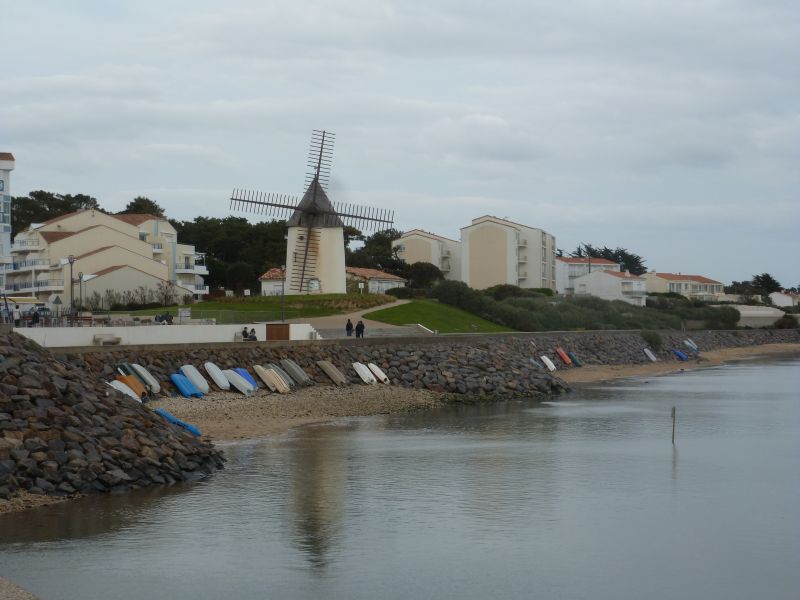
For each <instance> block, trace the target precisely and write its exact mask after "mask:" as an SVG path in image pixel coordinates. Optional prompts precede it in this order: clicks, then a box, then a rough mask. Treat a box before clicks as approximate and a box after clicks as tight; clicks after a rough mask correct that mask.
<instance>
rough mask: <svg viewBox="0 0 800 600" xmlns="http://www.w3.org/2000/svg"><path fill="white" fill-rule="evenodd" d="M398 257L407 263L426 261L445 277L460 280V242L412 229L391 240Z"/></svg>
mask: <svg viewBox="0 0 800 600" xmlns="http://www.w3.org/2000/svg"><path fill="white" fill-rule="evenodd" d="M392 248H394V249H395V251H396V252H397V256H398V258H400V259H402V260H404V261H406V262H407V263H408V264H413V263H417V262H427V263H431V264H432V265H436V266H437V267H439V270H440V271H441V272H442V273H443V274H444V278H445V279H452V280H454V281H460V280H461V242H458V241H456V240H451V239H450V238H446V237H444V236H441V235H436V234H435V233H430V232H428V231H423V230H422V229H412V230H411V231H406V232H405V233H403V235H402V236H400V237H399V238H398V239H396V240H395V241H393V242H392Z"/></svg>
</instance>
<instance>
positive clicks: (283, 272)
mask: <svg viewBox="0 0 800 600" xmlns="http://www.w3.org/2000/svg"><path fill="white" fill-rule="evenodd" d="M285 297H286V265H281V323H283V322H284V321H285V320H286V313H285V312H284V309H283V307H284V298H285Z"/></svg>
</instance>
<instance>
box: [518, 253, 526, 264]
mask: <svg viewBox="0 0 800 600" xmlns="http://www.w3.org/2000/svg"><path fill="white" fill-rule="evenodd" d="M517 262H520V263H525V262H528V255H527V254H520V255H519V256H518V257H517Z"/></svg>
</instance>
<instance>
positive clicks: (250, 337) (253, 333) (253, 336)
mask: <svg viewBox="0 0 800 600" xmlns="http://www.w3.org/2000/svg"><path fill="white" fill-rule="evenodd" d="M245 329H247V328H246V327H245ZM245 339H247V341H248V342H257V341H258V338H257V337H256V330H255V329H251V330H250V333H248V334H247V338H245Z"/></svg>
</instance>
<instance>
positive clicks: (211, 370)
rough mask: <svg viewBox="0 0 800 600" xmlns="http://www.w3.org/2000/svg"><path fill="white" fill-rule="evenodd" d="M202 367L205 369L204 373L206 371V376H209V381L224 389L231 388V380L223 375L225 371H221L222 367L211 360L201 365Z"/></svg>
mask: <svg viewBox="0 0 800 600" xmlns="http://www.w3.org/2000/svg"><path fill="white" fill-rule="evenodd" d="M203 368H204V369H205V370H206V373H208V376H209V377H211V381H213V382H214V385H216V386H217V387H218V388H219V389H221V390H225V391H227V390H229V389H231V382H230V381H228V378H227V377H225V373H223V372H222V369H220V368H219V367H218V366H217V365H215V364H214V363H213V362H207V363H206V364H204V365H203Z"/></svg>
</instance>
